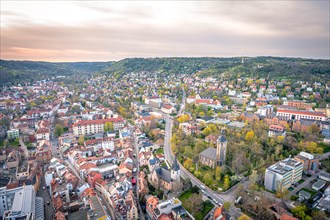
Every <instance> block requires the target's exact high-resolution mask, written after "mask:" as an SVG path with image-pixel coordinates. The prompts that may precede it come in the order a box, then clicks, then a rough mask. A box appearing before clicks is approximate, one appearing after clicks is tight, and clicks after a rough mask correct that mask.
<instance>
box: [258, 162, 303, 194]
mask: <svg viewBox="0 0 330 220" xmlns="http://www.w3.org/2000/svg"><path fill="white" fill-rule="evenodd" d="M302 171H303V164H302V163H301V162H300V161H298V160H296V159H292V158H287V159H285V160H282V161H280V162H278V163H276V164H274V165H272V166H270V167H268V168H267V169H266V173H265V179H264V185H265V188H266V189H267V190H271V191H277V190H279V189H288V188H289V187H290V186H291V184H294V183H297V182H298V181H299V180H301V177H302Z"/></svg>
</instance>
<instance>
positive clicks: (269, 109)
mask: <svg viewBox="0 0 330 220" xmlns="http://www.w3.org/2000/svg"><path fill="white" fill-rule="evenodd" d="M273 110H274V109H273V106H272V105H265V106H261V107H259V108H258V111H257V114H259V115H261V116H267V115H270V114H272V113H273Z"/></svg>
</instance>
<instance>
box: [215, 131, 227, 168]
mask: <svg viewBox="0 0 330 220" xmlns="http://www.w3.org/2000/svg"><path fill="white" fill-rule="evenodd" d="M226 151H227V139H226V130H225V129H224V128H222V129H221V134H220V136H219V138H218V140H217V152H216V160H217V165H218V166H222V165H224V164H225V162H226Z"/></svg>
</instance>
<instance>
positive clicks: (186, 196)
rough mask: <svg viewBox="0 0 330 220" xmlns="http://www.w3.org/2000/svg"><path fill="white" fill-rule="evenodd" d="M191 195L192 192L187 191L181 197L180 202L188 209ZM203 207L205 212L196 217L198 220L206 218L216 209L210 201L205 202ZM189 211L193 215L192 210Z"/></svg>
mask: <svg viewBox="0 0 330 220" xmlns="http://www.w3.org/2000/svg"><path fill="white" fill-rule="evenodd" d="M191 193H192V192H191V191H190V190H187V191H186V192H184V193H183V194H181V196H180V197H179V200H180V201H181V202H182V205H183V207H184V208H186V204H187V203H189V197H190V196H191ZM203 206H204V207H203V210H202V211H201V212H199V213H197V214H196V215H195V216H194V217H195V219H196V220H202V219H203V218H204V216H206V215H207V213H209V211H211V210H212V209H213V207H214V205H213V204H212V203H211V202H210V201H209V200H207V201H205V202H204V203H203ZM186 209H187V208H186ZM187 211H188V212H189V213H190V214H191V213H192V210H189V209H187Z"/></svg>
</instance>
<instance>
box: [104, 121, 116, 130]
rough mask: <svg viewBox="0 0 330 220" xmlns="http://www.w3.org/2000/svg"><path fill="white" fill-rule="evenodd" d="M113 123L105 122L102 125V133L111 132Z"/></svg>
mask: <svg viewBox="0 0 330 220" xmlns="http://www.w3.org/2000/svg"><path fill="white" fill-rule="evenodd" d="M113 130H114V129H113V123H112V122H106V123H105V124H104V132H108V131H113Z"/></svg>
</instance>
